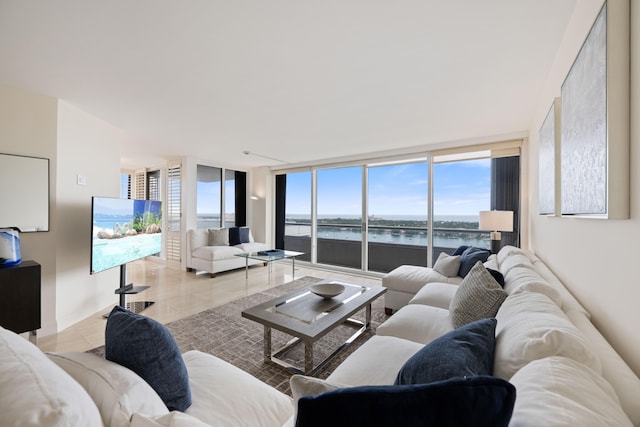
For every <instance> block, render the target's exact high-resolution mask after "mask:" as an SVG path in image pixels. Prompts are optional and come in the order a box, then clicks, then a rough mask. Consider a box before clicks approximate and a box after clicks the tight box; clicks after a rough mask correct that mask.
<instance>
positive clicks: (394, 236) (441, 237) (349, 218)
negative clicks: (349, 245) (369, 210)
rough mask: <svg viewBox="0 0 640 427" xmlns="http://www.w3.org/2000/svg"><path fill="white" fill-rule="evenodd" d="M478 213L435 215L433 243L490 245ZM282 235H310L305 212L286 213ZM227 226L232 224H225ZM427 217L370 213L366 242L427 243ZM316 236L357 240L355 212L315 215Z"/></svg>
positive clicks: (213, 219)
mask: <svg viewBox="0 0 640 427" xmlns="http://www.w3.org/2000/svg"><path fill="white" fill-rule="evenodd" d="M478 221H479V216H478V215H435V216H434V226H435V227H436V230H434V235H433V244H434V246H436V247H447V248H455V247H458V246H461V245H474V246H481V247H489V246H490V242H491V241H490V238H489V233H488V232H479V231H477V230H478ZM285 222H286V224H285V235H287V236H297V237H310V236H311V225H310V217H309V215H302V214H297V215H296V214H290V215H287V218H286V220H285ZM219 226H220V216H219V215H217V216H216V215H208V216H204V215H203V216H198V228H217V227H219ZM225 226H227V227H230V226H232V224H227V225H225ZM426 227H427V217H426V216H423V215H389V216H385V215H379V216H378V215H371V216H370V217H369V242H371V243H386V244H399V245H416V246H426V245H427V231H426ZM318 238H320V239H336V240H351V241H361V240H362V230H361V226H360V217H359V216H357V215H342V214H327V215H318Z"/></svg>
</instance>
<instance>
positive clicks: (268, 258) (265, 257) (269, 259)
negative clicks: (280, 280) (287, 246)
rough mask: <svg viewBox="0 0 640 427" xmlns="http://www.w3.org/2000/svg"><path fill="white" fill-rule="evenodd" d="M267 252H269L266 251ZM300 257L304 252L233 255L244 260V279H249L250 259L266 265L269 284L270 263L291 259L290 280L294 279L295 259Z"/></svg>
mask: <svg viewBox="0 0 640 427" xmlns="http://www.w3.org/2000/svg"><path fill="white" fill-rule="evenodd" d="M266 252H269V251H266ZM300 255H304V252H296V251H285V250H282V251H279V252H278V253H276V254H274V255H271V254H263V253H261V252H245V253H241V254H235V256H238V257H242V258H244V259H245V265H244V271H245V273H244V277H245V279H249V260H250V259H255V260H258V261H262V262H263V263H264V265H267V266H268V267H269V283H271V271H272V270H273V268H272V263H273V262H274V261H279V260H282V259H291V278H292V279H295V275H296V257H298V256H300Z"/></svg>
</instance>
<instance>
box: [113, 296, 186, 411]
mask: <svg viewBox="0 0 640 427" xmlns="http://www.w3.org/2000/svg"><path fill="white" fill-rule="evenodd" d="M105 358H106V359H107V360H110V361H112V362H115V363H117V364H119V365H122V366H124V367H125V368H128V369H131V370H132V371H133V372H135V373H136V374H138V375H139V376H140V377H141V378H142V379H143V380H145V381H146V382H147V383H148V384H149V385H150V386H151V388H153V389H154V390H155V391H156V393H158V395H159V396H160V398H161V399H162V401H163V402H164V404H165V405H167V408H168V409H169V410H170V411H184V410H186V409H187V408H188V407H189V406H191V388H190V387H189V375H188V373H187V367H186V366H185V364H184V360H183V359H182V355H181V354H180V349H179V348H178V345H177V344H176V342H175V340H174V339H173V336H172V335H171V333H170V332H169V330H168V329H167V328H166V326H164V325H163V324H162V323H160V322H157V321H155V320H153V319H150V318H148V317H145V316H141V315H139V314H136V313H132V312H130V311H129V310H126V309H124V308H122V307H120V306H115V307H114V308H113V310H111V313H110V314H109V318H108V319H107V326H106V329H105Z"/></svg>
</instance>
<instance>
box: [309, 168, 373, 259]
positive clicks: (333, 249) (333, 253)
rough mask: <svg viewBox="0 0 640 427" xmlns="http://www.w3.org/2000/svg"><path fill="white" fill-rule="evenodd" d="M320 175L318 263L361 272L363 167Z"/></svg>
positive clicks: (326, 171)
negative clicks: (350, 268) (358, 269)
mask: <svg viewBox="0 0 640 427" xmlns="http://www.w3.org/2000/svg"><path fill="white" fill-rule="evenodd" d="M317 173H318V184H317V189H318V196H317V197H318V202H317V216H318V223H317V235H318V244H317V262H318V263H321V264H331V265H341V266H345V267H354V266H355V268H360V266H361V248H362V167H349V168H336V169H322V170H319V171H318V172H317Z"/></svg>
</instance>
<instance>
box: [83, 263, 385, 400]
mask: <svg viewBox="0 0 640 427" xmlns="http://www.w3.org/2000/svg"><path fill="white" fill-rule="evenodd" d="M319 280H321V279H318V278H315V277H311V276H305V277H302V278H300V279H297V280H294V281H292V282H289V283H286V284H284V285H281V286H277V287H274V288H271V289H268V290H266V291H263V292H260V293H256V294H253V295H250V296H247V297H244V298H240V299H238V300H236V301H233V302H230V303H228V304H225V305H222V306H220V307H216V308H212V309H209V310H205V311H203V312H200V313H198V314H194V315H192V316H189V317H185V318H183V319H180V320H176V321H174V322H171V323H168V324H167V325H166V326H167V328H168V329H169V330H170V331H171V333H172V334H173V336H174V337H175V340H176V342H177V343H178V346H179V347H180V350H181V351H182V352H186V351H189V350H199V351H202V352H205V353H210V354H213V355H214V356H217V357H219V358H221V359H223V360H225V361H227V362H229V363H231V364H232V365H235V366H237V367H238V368H240V369H242V370H244V371H246V372H248V373H250V374H251V375H253V376H255V377H256V378H258V379H260V380H262V381H264V382H265V383H267V384H269V385H271V386H273V387H275V388H276V389H278V390H280V391H281V392H283V393H286V394H289V395H291V390H290V388H289V378H290V377H291V376H292V375H293V374H292V373H291V372H290V371H288V370H287V369H285V368H283V367H281V366H278V365H275V364H272V363H265V362H264V360H263V354H262V347H263V346H262V345H263V333H264V328H263V326H262V325H261V324H259V323H257V322H253V321H251V320H248V319H245V318H243V317H241V315H240V313H241V312H242V310H244V309H246V308H250V307H253V306H255V305H258V304H261V303H263V302H266V301H268V300H270V299H273V298H275V297H278V296H281V295H284V294H286V293H288V292H291V291H294V290H296V289H300V288H303V287H305V286H309V285H311V284H313V283H315V282H317V281H319ZM364 316H365V313H364V310H361V311H360V312H359V313H357V314H356V315H354V316H353V317H354V318H356V319H359V320H364ZM385 319H386V316H385V314H384V308H383V298H382V297H380V298H378V299H377V300H375V301H374V302H373V304H372V310H371V330H369V331H365V333H363V334H362V335H360V336H359V337H358V338H357V339H356V340H355V341H354V342H353V343H352V344H351V345H349V346H348V347H347V348H345V349H344V350H343V351H341V352H340V353H338V355H337V356H336V357H335V358H333V359H332V360H331V361H330V362H329V363H327V364H326V365H325V366H324V367H323V368H322V369H320V370H319V371H318V372H317V373H316V374H315V376H316V377H318V378H326V377H327V376H329V374H331V372H333V370H334V369H335V368H336V367H337V366H338V365H339V364H340V363H341V362H342V361H343V360H344V359H345V358H346V357H347V356H348V355H349V354H351V353H353V351H355V350H356V349H357V348H358V347H360V346H361V345H362V344H363V343H364V342H366V340H367V339H369V338H370V337H371V336H372V335H373V334H374V333H375V329H376V327H377V326H378V325H379V324H380V323H382V322H383V321H384V320H385ZM354 332H355V329H354V327H352V326H348V325H343V326H339V327H338V328H336V329H335V330H333V331H332V332H330V333H328V334H327V335H325V336H324V337H323V338H321V339H320V340H319V341H318V342H316V343H315V344H314V361H315V362H316V363H317V362H318V361H320V360H323V359H324V358H325V357H326V356H328V355H329V354H331V353H332V352H333V351H334V350H335V349H336V348H337V347H338V346H339V345H340V344H341V343H343V342H344V341H345V339H346V338H348V337H349V336H351V335H352V334H353V333H354ZM290 339H291V336H289V335H286V334H284V333H281V332H279V331H276V330H273V331H272V340H273V348H278V347H280V346H282V345H284V344H285V343H286V342H288V341H289V340H290ZM90 352H91V353H95V354H98V355H100V356H104V346H102V347H98V348H95V349H93V350H90ZM281 358H283V359H284V360H286V361H287V362H289V363H291V364H293V365H294V366H297V367H302V366H304V346H303V344H299V345H296V346H295V347H294V348H293V349H292V350H290V351H288V352H287V353H286V354H285V355H283V356H282V357H281Z"/></svg>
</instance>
